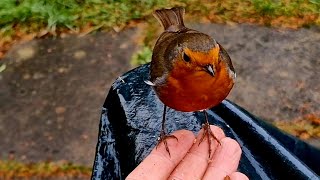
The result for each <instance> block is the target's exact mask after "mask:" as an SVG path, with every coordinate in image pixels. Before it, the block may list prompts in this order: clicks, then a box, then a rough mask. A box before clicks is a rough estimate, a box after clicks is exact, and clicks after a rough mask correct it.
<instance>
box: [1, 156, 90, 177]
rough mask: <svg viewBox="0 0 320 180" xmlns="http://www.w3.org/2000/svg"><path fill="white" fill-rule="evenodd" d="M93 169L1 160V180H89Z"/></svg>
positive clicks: (58, 163)
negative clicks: (63, 179)
mask: <svg viewBox="0 0 320 180" xmlns="http://www.w3.org/2000/svg"><path fill="white" fill-rule="evenodd" d="M91 170H92V169H91V167H90V168H89V167H85V166H80V165H75V164H72V163H68V162H63V161H61V162H38V163H22V162H18V161H15V160H0V179H3V180H7V179H8V180H9V179H35V178H36V179H45V178H48V177H50V178H53V177H69V178H83V179H89V178H90V176H91Z"/></svg>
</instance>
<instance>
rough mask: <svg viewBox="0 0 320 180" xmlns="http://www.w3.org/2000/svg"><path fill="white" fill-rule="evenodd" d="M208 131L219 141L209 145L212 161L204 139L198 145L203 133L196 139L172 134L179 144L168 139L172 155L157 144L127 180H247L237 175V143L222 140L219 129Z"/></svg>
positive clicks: (189, 134)
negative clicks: (211, 151)
mask: <svg viewBox="0 0 320 180" xmlns="http://www.w3.org/2000/svg"><path fill="white" fill-rule="evenodd" d="M210 128H211V130H212V132H213V133H214V135H215V136H216V137H217V138H218V139H220V142H221V145H219V143H218V142H216V141H213V142H214V143H211V146H212V147H211V148H212V150H213V152H214V154H213V155H212V156H211V157H212V158H211V159H209V152H208V148H209V147H208V146H209V144H208V143H207V142H205V141H207V139H206V138H205V139H204V140H203V142H201V143H200V145H199V140H200V137H202V133H203V130H201V131H200V132H199V134H198V136H197V139H195V135H194V134H193V133H192V132H191V131H187V130H179V131H175V132H174V133H173V135H175V136H176V137H177V138H178V141H177V140H176V139H174V138H172V139H167V141H168V146H169V149H170V154H171V156H169V154H168V152H167V151H166V149H165V146H164V145H163V143H161V144H159V146H158V148H154V149H153V150H152V152H151V153H150V155H148V156H147V157H146V158H145V159H144V160H143V161H142V162H141V164H139V166H138V167H137V168H136V169H134V170H133V171H132V172H131V173H130V174H129V176H128V177H127V178H126V179H127V180H138V179H139V180H140V179H152V180H157V179H159V180H160V179H183V180H188V179H203V180H206V179H215V180H216V179H217V180H223V179H231V180H247V179H248V177H247V176H246V175H244V174H242V173H240V172H236V170H237V168H238V165H239V161H240V157H241V153H242V151H241V148H240V146H239V144H238V143H237V142H236V141H235V140H233V139H231V138H228V137H225V135H224V132H223V131H222V129H220V128H219V127H217V126H212V125H211V126H210Z"/></svg>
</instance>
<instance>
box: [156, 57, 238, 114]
mask: <svg viewBox="0 0 320 180" xmlns="http://www.w3.org/2000/svg"><path fill="white" fill-rule="evenodd" d="M217 69H218V71H217V72H216V74H215V76H214V77H212V76H211V75H209V74H208V73H207V72H205V71H192V72H190V71H188V70H186V69H183V66H179V64H178V65H176V66H175V68H174V69H173V70H172V72H171V73H170V74H169V76H168V79H167V83H166V84H165V85H164V86H159V87H155V90H156V93H157V95H158V97H159V98H160V100H161V101H162V102H163V103H164V104H165V105H167V106H169V107H170V108H173V109H176V110H179V111H184V112H191V111H199V110H204V109H208V108H211V107H213V106H215V105H217V104H219V103H220V102H221V101H222V100H224V99H225V98H226V97H227V95H228V94H229V92H230V90H231V89H232V87H233V84H234V80H233V78H231V77H230V76H229V71H228V69H227V68H226V64H223V63H221V67H219V68H217Z"/></svg>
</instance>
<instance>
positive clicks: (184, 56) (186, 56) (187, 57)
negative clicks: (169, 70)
mask: <svg viewBox="0 0 320 180" xmlns="http://www.w3.org/2000/svg"><path fill="white" fill-rule="evenodd" d="M182 57H183V60H184V61H185V62H190V60H191V59H190V57H189V56H188V55H187V54H186V53H185V52H183V55H182Z"/></svg>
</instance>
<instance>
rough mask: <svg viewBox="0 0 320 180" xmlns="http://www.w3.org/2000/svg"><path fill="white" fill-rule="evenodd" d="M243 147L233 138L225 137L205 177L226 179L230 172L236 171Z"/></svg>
mask: <svg viewBox="0 0 320 180" xmlns="http://www.w3.org/2000/svg"><path fill="white" fill-rule="evenodd" d="M241 153H242V151H241V148H240V146H239V144H238V143H237V142H236V141H235V140H233V139H231V138H228V137H226V138H223V139H222V140H221V146H218V148H217V150H216V152H215V154H214V155H213V157H212V162H211V163H210V164H209V166H208V168H207V171H206V173H205V175H204V179H212V178H213V177H214V179H224V178H225V177H226V176H227V175H228V174H231V173H232V172H235V171H236V170H237V168H238V165H239V161H240V157H241Z"/></svg>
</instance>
